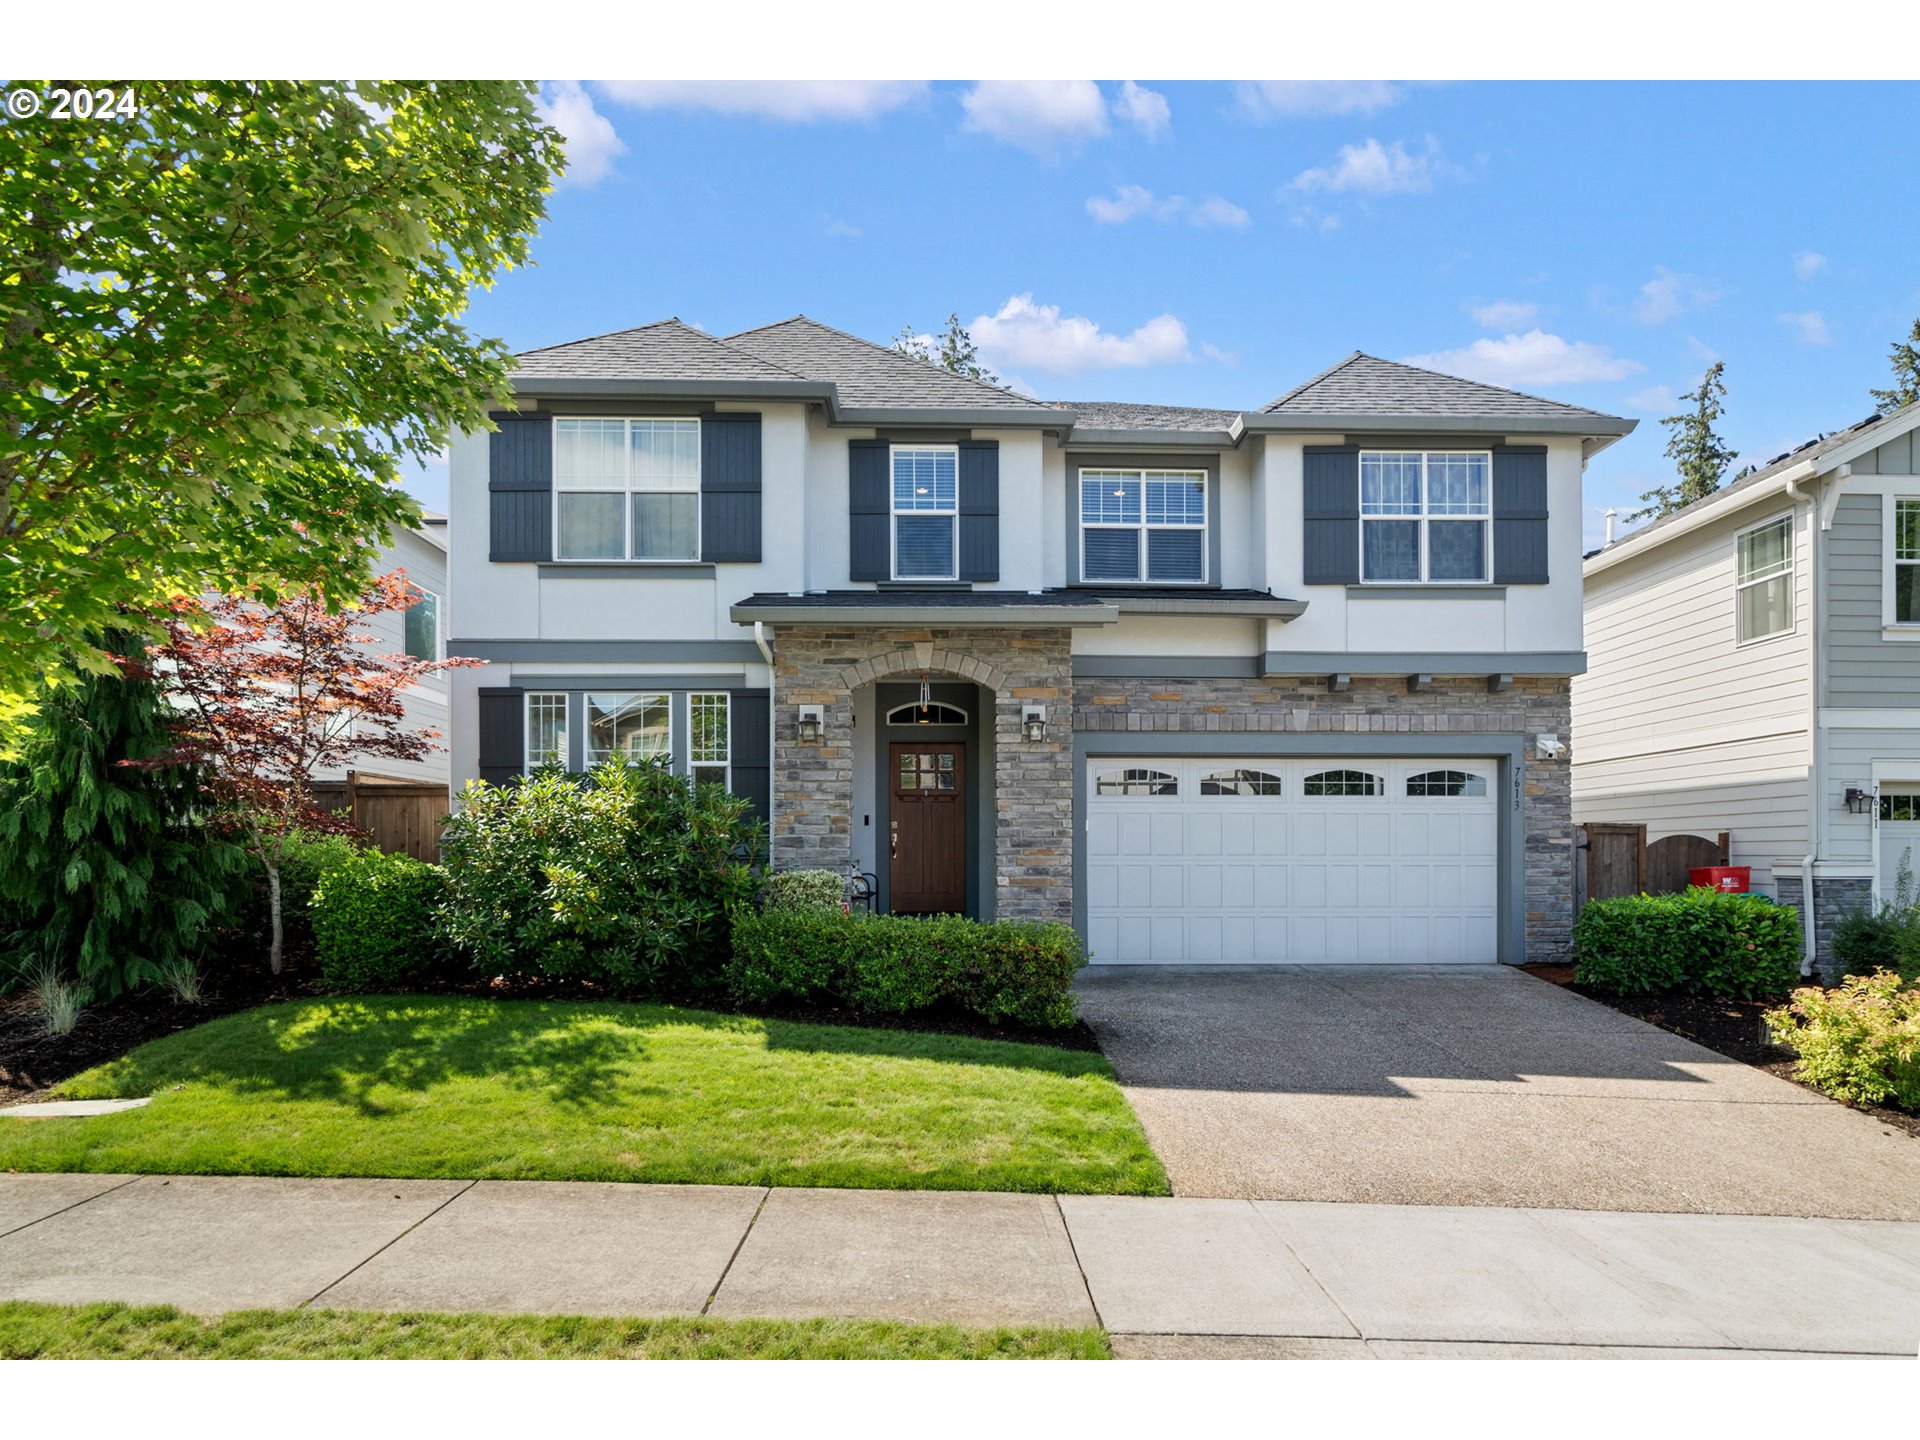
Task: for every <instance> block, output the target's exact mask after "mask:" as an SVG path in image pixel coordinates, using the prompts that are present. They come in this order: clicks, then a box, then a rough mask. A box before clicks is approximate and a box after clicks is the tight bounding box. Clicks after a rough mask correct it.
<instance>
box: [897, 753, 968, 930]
mask: <svg viewBox="0 0 1920 1440" xmlns="http://www.w3.org/2000/svg"><path fill="white" fill-rule="evenodd" d="M892 758H893V764H892V766H891V768H890V769H889V772H888V773H889V775H890V777H891V778H890V781H889V783H890V784H891V785H892V787H893V805H892V812H891V814H890V816H889V827H890V831H891V833H890V835H889V841H890V846H891V851H892V860H891V861H890V862H889V871H888V895H887V908H888V909H889V910H891V911H892V912H893V913H894V914H896V915H958V914H959V913H960V912H961V911H962V910H964V909H965V908H966V904H967V747H966V746H965V745H960V744H947V745H934V744H928V745H900V744H897V745H895V746H894V747H893V757H892Z"/></svg>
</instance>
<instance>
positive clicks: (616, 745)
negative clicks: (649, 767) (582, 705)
mask: <svg viewBox="0 0 1920 1440" xmlns="http://www.w3.org/2000/svg"><path fill="white" fill-rule="evenodd" d="M672 754H673V700H672V697H671V696H669V695H668V694H667V693H666V692H665V691H660V692H658V693H638V692H625V691H596V692H590V693H589V694H588V695H587V764H588V765H598V764H599V763H600V762H601V761H603V760H611V759H613V758H614V757H615V756H620V757H622V758H624V759H627V760H634V761H640V760H656V759H660V758H662V757H665V756H670V755H672Z"/></svg>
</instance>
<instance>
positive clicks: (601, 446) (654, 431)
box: [553, 419, 700, 560]
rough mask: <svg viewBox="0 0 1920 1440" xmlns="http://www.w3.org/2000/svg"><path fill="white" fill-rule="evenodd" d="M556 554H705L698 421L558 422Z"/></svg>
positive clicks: (692, 556) (649, 557)
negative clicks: (701, 538) (701, 515)
mask: <svg viewBox="0 0 1920 1440" xmlns="http://www.w3.org/2000/svg"><path fill="white" fill-rule="evenodd" d="M553 489H554V506H555V519H554V536H555V546H554V555H555V558H556V559H560V560H697V559H699V558H700V422H699V421H698V420H654V419H647V420H583V419H558V420H555V421H554V422H553Z"/></svg>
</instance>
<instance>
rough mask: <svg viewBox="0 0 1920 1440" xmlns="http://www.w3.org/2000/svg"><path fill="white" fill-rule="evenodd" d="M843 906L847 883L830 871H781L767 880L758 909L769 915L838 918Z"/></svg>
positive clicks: (844, 905)
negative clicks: (817, 914) (790, 912)
mask: <svg viewBox="0 0 1920 1440" xmlns="http://www.w3.org/2000/svg"><path fill="white" fill-rule="evenodd" d="M846 906H847V882H846V880H845V879H843V878H842V877H841V876H840V875H839V874H838V873H837V872H835V871H832V870H782V871H780V872H779V873H778V874H775V875H769V876H767V880H766V888H765V889H764V890H762V891H761V894H760V908H761V909H763V910H769V911H783V910H813V911H818V912H820V913H821V914H827V915H839V914H842V913H843V912H844V911H845V910H846Z"/></svg>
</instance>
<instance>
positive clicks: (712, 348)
mask: <svg viewBox="0 0 1920 1440" xmlns="http://www.w3.org/2000/svg"><path fill="white" fill-rule="evenodd" d="M514 363H515V372H514V373H515V374H516V375H522V376H538V377H542V378H553V379H566V380H583V379H600V380H730V381H743V380H744V381H755V380H761V381H782V382H788V383H791V382H792V381H795V380H804V379H806V378H808V377H806V376H804V375H799V374H796V373H795V372H794V371H792V370H786V369H782V368H781V367H780V366H779V365H778V364H776V363H774V362H773V361H771V360H768V359H765V358H763V357H761V356H758V355H751V354H748V353H747V352H746V351H744V350H739V349H736V348H735V347H733V346H731V345H729V344H727V343H726V342H725V341H722V340H716V339H714V337H713V336H711V335H708V334H706V333H704V332H703V331H699V330H696V329H694V328H693V327H692V326H691V325H688V324H685V323H683V322H682V321H681V320H680V319H678V318H677V317H676V318H674V319H671V320H656V321H655V322H654V323H652V324H651V325H636V326H634V327H633V328H632V329H631V330H615V331H613V332H612V333H611V334H607V335H593V336H589V337H588V338H587V339H585V340H569V341H567V342H566V343H565V344H562V345H548V346H544V347H542V348H541V349H538V350H527V351H523V352H522V353H521V354H519V355H517V356H515V357H514Z"/></svg>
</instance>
